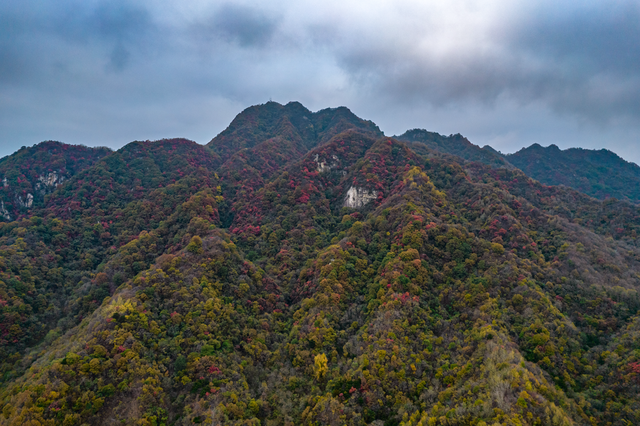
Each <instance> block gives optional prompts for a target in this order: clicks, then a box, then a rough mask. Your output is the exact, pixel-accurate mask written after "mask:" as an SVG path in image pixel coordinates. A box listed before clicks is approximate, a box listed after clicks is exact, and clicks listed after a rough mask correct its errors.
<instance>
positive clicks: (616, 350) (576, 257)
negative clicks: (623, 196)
mask: <svg viewBox="0 0 640 426" xmlns="http://www.w3.org/2000/svg"><path fill="white" fill-rule="evenodd" d="M408 133H410V132H408ZM414 133H415V132H414ZM406 135H407V134H405V135H403V136H402V137H399V138H390V137H385V136H384V135H383V134H382V133H381V132H380V130H379V129H378V128H377V127H376V126H375V125H374V124H373V123H371V122H369V121H366V120H361V119H359V118H358V117H356V116H355V115H353V114H352V113H351V112H350V111H349V110H348V109H346V108H338V109H328V110H322V111H318V112H316V113H312V112H310V111H308V110H307V109H306V108H304V107H303V106H302V105H300V104H298V103H290V104H287V105H284V106H283V105H279V104H276V103H274V102H270V103H268V104H265V105H259V106H254V107H251V108H249V109H247V110H246V111H244V112H242V113H241V114H240V115H239V116H238V117H237V118H236V119H235V120H234V121H233V122H232V123H231V125H230V126H229V128H228V129H226V130H225V131H224V132H222V133H221V134H220V135H218V136H217V137H216V138H214V139H213V140H212V141H211V142H210V143H209V144H208V146H206V147H204V146H201V145H198V144H196V143H194V142H191V141H188V140H184V139H173V140H161V141H156V142H148V141H147V142H133V143H131V144H129V145H127V146H126V147H124V148H122V149H120V150H118V151H115V152H110V153H106V155H104V156H102V157H100V158H99V159H96V160H95V161H94V162H93V163H92V164H91V165H87V166H86V167H84V168H83V169H82V170H78V171H76V172H74V174H73V176H70V177H69V178H68V179H65V181H63V182H62V183H61V185H59V186H57V187H55V188H54V189H53V191H52V192H51V193H50V194H47V195H46V197H45V198H44V199H43V200H41V201H40V202H39V203H34V204H33V205H32V207H30V208H25V210H23V211H21V213H20V214H19V216H16V217H13V216H12V217H11V218H10V219H8V220H5V221H3V222H0V362H1V364H0V373H1V374H2V376H1V379H0V408H1V410H2V412H1V414H0V425H15V426H18V425H20V426H22V425H78V426H79V425H85V424H86V425H154V426H159V425H167V426H168V425H193V424H207V425H211V424H229V425H231V424H234V425H345V424H347V425H371V424H373V425H376V426H380V425H387V426H391V425H397V426H400V425H402V426H410V425H411V426H416V425H422V426H426V425H443V426H444V425H475V426H487V425H495V424H502V425H608V424H611V425H632V424H639V423H640V393H639V389H640V317H639V309H640V297H639V294H638V291H640V238H639V237H638V232H640V209H638V207H637V206H635V205H634V204H632V203H629V202H626V201H619V200H614V199H610V200H606V201H598V200H596V199H594V198H592V197H590V196H588V195H585V194H582V193H580V192H578V191H575V190H573V189H570V188H567V187H559V186H549V185H546V184H543V183H540V182H539V181H537V180H533V179H531V178H530V177H528V176H527V175H525V174H524V173H523V172H522V171H521V170H519V169H516V168H514V167H512V166H511V165H509V164H506V163H503V162H502V160H501V157H499V156H497V154H495V153H494V152H492V151H490V150H488V149H482V152H480V153H478V152H477V150H475V149H474V148H473V147H469V146H468V144H467V143H468V141H466V139H461V138H462V137H457V136H453V137H450V138H449V139H450V140H453V141H457V142H456V143H459V144H460V146H461V148H460V149H456V150H454V149H452V148H450V149H449V151H446V150H440V151H438V150H437V146H440V145H441V144H443V143H445V142H446V143H448V142H447V141H448V140H449V139H447V138H444V139H441V138H443V137H440V136H439V135H437V134H432V135H431V136H429V135H426V136H429V138H430V139H429V138H427V137H426V136H425V137H424V138H423V137H422V136H424V135H425V134H422V136H420V135H421V133H420V132H418V133H416V134H415V135H414V136H411V138H410V140H407V138H408V136H406ZM434 135H437V136H438V137H436V136H434ZM418 136H420V137H418ZM399 139H404V140H405V141H403V140H399ZM429 141H431V142H429ZM436 145H437V146H436ZM465 147H466V148H465ZM476 148H477V147H476ZM483 153H488V154H486V155H488V157H486V158H489V159H490V161H489V163H490V164H485V163H486V161H481V160H479V159H478V158H479V157H477V155H480V154H482V155H484V154H483ZM9 158H10V161H12V162H13V164H14V166H13V167H14V168H16V169H20V168H22V169H25V170H28V168H29V165H28V164H29V161H30V160H29V158H28V156H25V155H23V156H22V157H9ZM2 161H7V160H0V165H2V164H3V163H2ZM22 169H21V170H22ZM35 173H41V172H39V171H38V172H35ZM23 174H25V172H23ZM14 219H15V220H14Z"/></svg>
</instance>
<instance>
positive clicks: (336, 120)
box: [207, 102, 382, 160]
mask: <svg viewBox="0 0 640 426" xmlns="http://www.w3.org/2000/svg"><path fill="white" fill-rule="evenodd" d="M348 129H360V130H362V131H366V132H371V133H373V134H375V135H378V136H382V132H381V131H380V129H379V128H378V126H376V125H375V124H374V123H373V122H371V121H366V120H362V119H361V118H358V117H357V116H355V115H354V114H353V113H352V112H351V111H349V109H347V108H346V107H339V108H327V109H323V110H320V111H318V112H315V113H312V112H311V111H309V110H308V109H306V108H305V107H304V106H302V104H300V103H299V102H289V103H288V104H286V105H280V104H279V103H277V102H268V103H266V104H264V105H257V106H254V107H250V108H247V109H246V110H244V111H243V112H242V113H240V114H238V116H237V117H236V118H235V119H234V120H233V121H232V122H231V124H230V125H229V127H228V128H226V129H225V130H224V131H223V132H222V133H220V134H219V135H218V136H216V137H215V138H213V139H212V140H211V142H209V143H208V144H207V146H209V147H210V148H212V149H213V150H214V151H215V152H216V153H218V154H219V155H220V156H221V157H222V158H223V159H224V160H226V159H228V158H229V157H231V155H233V154H234V153H235V152H237V151H240V150H242V149H244V148H254V147H255V146H256V145H259V144H261V143H263V142H265V141H269V140H271V139H273V138H280V139H282V138H284V139H287V140H289V141H290V142H294V143H297V144H298V147H297V148H298V150H300V151H305V150H309V149H311V148H313V147H314V146H316V145H318V144H320V143H323V142H326V141H328V140H329V139H331V138H332V137H333V136H335V135H336V134H337V133H340V132H342V131H345V130H348Z"/></svg>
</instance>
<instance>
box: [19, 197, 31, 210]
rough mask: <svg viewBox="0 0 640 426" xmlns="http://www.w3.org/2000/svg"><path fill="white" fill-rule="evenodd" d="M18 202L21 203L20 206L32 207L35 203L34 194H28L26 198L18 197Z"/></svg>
mask: <svg viewBox="0 0 640 426" xmlns="http://www.w3.org/2000/svg"><path fill="white" fill-rule="evenodd" d="M18 204H20V206H22V207H26V208H28V209H30V208H31V206H32V205H33V195H32V194H27V196H26V197H25V199H24V200H23V199H22V197H18Z"/></svg>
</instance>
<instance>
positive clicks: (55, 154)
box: [0, 141, 111, 220]
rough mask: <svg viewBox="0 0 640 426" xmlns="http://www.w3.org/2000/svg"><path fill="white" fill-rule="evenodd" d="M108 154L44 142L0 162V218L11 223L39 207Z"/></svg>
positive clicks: (100, 149)
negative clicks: (55, 191)
mask: <svg viewBox="0 0 640 426" xmlns="http://www.w3.org/2000/svg"><path fill="white" fill-rule="evenodd" d="M110 152H111V150H110V149H109V148H88V147H86V146H82V145H67V144H63V143H60V142H54V141H47V142H42V143H40V144H38V145H36V146H33V147H31V148H26V147H23V148H22V149H20V150H19V151H18V152H16V153H15V154H13V155H9V156H7V157H4V158H2V159H0V217H2V218H3V219H4V220H11V219H12V218H16V217H17V216H19V215H20V214H24V213H25V212H26V211H27V210H28V209H30V208H32V207H36V206H39V205H42V204H43V203H44V198H45V195H47V194H50V193H51V192H53V191H54V190H55V188H56V187H58V186H59V185H61V184H62V182H64V181H65V180H69V179H70V178H71V177H73V176H74V175H75V174H77V173H79V172H81V171H82V170H84V169H86V168H88V167H90V166H92V165H93V164H95V163H96V162H97V161H98V160H100V159H101V158H103V157H105V156H106V155H108V154H109V153H110Z"/></svg>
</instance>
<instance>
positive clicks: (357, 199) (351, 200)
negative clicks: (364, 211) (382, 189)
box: [344, 186, 378, 209]
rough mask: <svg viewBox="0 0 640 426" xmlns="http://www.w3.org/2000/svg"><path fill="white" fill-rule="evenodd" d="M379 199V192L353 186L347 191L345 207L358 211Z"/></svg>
mask: <svg viewBox="0 0 640 426" xmlns="http://www.w3.org/2000/svg"><path fill="white" fill-rule="evenodd" d="M377 197H378V191H374V190H369V189H366V188H356V187H355V186H352V187H351V188H349V190H348V191H347V196H346V197H345V199H344V206H345V207H351V208H354V209H358V208H360V207H364V206H365V205H367V204H368V203H370V202H371V201H372V200H375V199H376V198H377Z"/></svg>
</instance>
